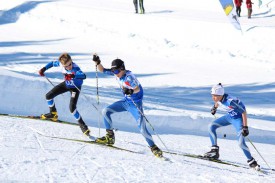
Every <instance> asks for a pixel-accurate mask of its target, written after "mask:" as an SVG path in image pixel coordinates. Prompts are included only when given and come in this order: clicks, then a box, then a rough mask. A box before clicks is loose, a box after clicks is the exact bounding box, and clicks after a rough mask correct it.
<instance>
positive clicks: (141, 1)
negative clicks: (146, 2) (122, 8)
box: [139, 0, 145, 14]
mask: <svg viewBox="0 0 275 183" xmlns="http://www.w3.org/2000/svg"><path fill="white" fill-rule="evenodd" d="M139 8H140V13H141V14H144V13H145V9H144V6H143V0H139Z"/></svg>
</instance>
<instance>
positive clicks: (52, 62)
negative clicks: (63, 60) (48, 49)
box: [39, 61, 60, 76]
mask: <svg viewBox="0 0 275 183" xmlns="http://www.w3.org/2000/svg"><path fill="white" fill-rule="evenodd" d="M59 65H60V64H59V61H51V62H49V63H48V64H47V65H45V67H43V68H41V69H40V70H39V75H40V76H45V75H44V72H45V71H46V70H48V69H50V68H52V67H59Z"/></svg>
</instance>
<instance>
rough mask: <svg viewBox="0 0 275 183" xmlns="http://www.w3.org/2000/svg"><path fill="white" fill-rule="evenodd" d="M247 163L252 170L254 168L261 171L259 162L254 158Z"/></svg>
mask: <svg viewBox="0 0 275 183" xmlns="http://www.w3.org/2000/svg"><path fill="white" fill-rule="evenodd" d="M247 163H248V165H249V167H250V168H253V169H255V170H257V171H259V170H260V169H261V168H260V165H258V163H257V161H256V160H255V159H254V158H252V159H251V160H248V161H247Z"/></svg>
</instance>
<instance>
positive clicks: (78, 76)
mask: <svg viewBox="0 0 275 183" xmlns="http://www.w3.org/2000/svg"><path fill="white" fill-rule="evenodd" d="M75 78H76V79H86V74H84V73H83V72H82V71H81V70H78V71H76V73H75Z"/></svg>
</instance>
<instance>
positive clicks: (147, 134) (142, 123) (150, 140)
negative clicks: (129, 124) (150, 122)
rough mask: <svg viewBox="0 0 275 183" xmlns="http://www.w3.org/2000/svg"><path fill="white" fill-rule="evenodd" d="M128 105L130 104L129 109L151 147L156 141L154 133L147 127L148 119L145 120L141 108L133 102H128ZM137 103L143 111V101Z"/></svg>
mask: <svg viewBox="0 0 275 183" xmlns="http://www.w3.org/2000/svg"><path fill="white" fill-rule="evenodd" d="M127 105H128V107H127V110H128V111H129V112H130V113H131V114H132V115H133V117H134V118H135V120H136V122H137V124H138V128H139V130H140V133H141V134H142V135H143V137H144V138H145V140H146V141H147V143H148V145H149V146H150V147H152V146H154V145H155V143H154V141H153V138H152V135H151V134H150V132H149V131H148V129H147V127H146V121H145V120H144V118H143V116H142V115H141V114H140V112H139V110H138V109H137V107H136V106H135V105H134V104H133V103H129V102H128V103H127ZM136 105H137V106H138V108H139V109H140V111H141V112H142V113H143V108H142V102H137V103H136Z"/></svg>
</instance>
